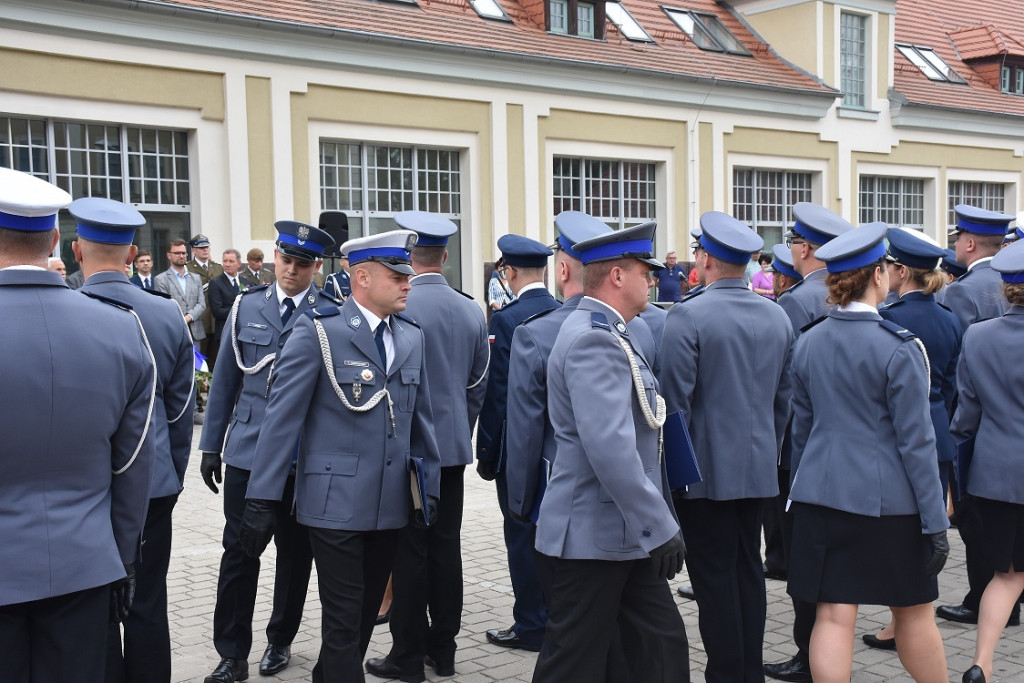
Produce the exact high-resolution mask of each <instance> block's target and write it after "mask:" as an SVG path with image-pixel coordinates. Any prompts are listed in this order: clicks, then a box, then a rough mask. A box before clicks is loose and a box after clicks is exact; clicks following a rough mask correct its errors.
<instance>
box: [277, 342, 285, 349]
mask: <svg viewBox="0 0 1024 683" xmlns="http://www.w3.org/2000/svg"><path fill="white" fill-rule="evenodd" d="M277 348H279V349H283V348H284V342H283V341H279V342H277Z"/></svg>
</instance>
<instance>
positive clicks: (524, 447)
mask: <svg viewBox="0 0 1024 683" xmlns="http://www.w3.org/2000/svg"><path fill="white" fill-rule="evenodd" d="M581 299H583V295H582V294H577V295H575V296H571V297H569V298H568V299H566V300H565V301H564V302H563V303H562V306H561V307H560V308H553V309H550V310H548V311H544V312H543V313H538V314H537V315H535V316H533V317H532V318H528V319H527V320H526V321H524V322H523V323H521V324H520V325H519V326H518V327H516V330H515V334H513V335H512V355H511V360H510V362H509V369H508V419H507V422H508V429H507V430H506V432H507V435H506V441H505V447H506V450H507V455H506V458H507V460H506V464H505V481H506V482H507V484H508V506H509V509H510V510H512V512H514V513H516V514H517V515H519V516H520V517H526V516H527V515H530V516H531V517H532V518H533V520H534V521H535V522H536V521H537V514H538V512H539V508H540V499H541V498H543V496H544V489H545V488H546V486H547V479H548V474H549V472H550V469H551V463H553V462H554V461H555V430H554V428H553V427H552V426H551V420H550V419H548V386H547V374H548V373H547V368H548V358H549V357H550V356H551V349H552V348H553V347H554V345H555V339H557V338H558V331H559V330H560V329H561V328H562V323H564V322H565V319H566V318H568V317H569V314H570V313H572V312H573V311H575V310H576V307H577V306H578V305H579V303H580V300H581ZM650 308H653V306H648V309H650ZM626 329H627V330H628V331H629V333H630V335H632V336H631V339H632V341H633V343H634V344H635V345H636V347H637V349H639V350H640V352H641V353H642V354H643V356H644V358H645V359H646V360H647V361H648V365H649V366H653V365H654V357H655V354H656V343H655V336H654V334H653V332H652V331H651V330H650V328H649V327H648V326H647V323H646V322H644V321H643V320H641V319H640V317H639V316H637V317H635V318H633V319H632V320H630V321H629V323H628V324H627V325H626Z"/></svg>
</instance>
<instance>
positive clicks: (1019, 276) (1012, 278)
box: [999, 273, 1024, 285]
mask: <svg viewBox="0 0 1024 683" xmlns="http://www.w3.org/2000/svg"><path fill="white" fill-rule="evenodd" d="M999 277H1001V278H1003V282H1005V283H1006V284H1008V285H1020V284H1024V273H999Z"/></svg>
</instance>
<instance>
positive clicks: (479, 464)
mask: <svg viewBox="0 0 1024 683" xmlns="http://www.w3.org/2000/svg"><path fill="white" fill-rule="evenodd" d="M476 473H477V474H479V475H480V478H481V479H483V480H484V481H494V478H495V477H497V476H498V473H497V472H495V470H494V462H493V461H491V460H477V461H476Z"/></svg>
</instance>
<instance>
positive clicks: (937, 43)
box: [893, 0, 1024, 116]
mask: <svg viewBox="0 0 1024 683" xmlns="http://www.w3.org/2000/svg"><path fill="white" fill-rule="evenodd" d="M1021 40H1024V0H1001V2H998V3H995V2H988V1H987V0H956V1H955V2H953V1H952V0H899V1H898V2H897V3H896V42H897V43H910V44H911V45H918V46H921V47H930V48H932V49H934V50H935V52H936V53H938V55H939V56H940V57H942V58H943V59H944V60H945V61H946V63H947V64H949V65H950V66H951V67H953V69H954V70H955V71H956V72H957V73H959V74H960V75H961V76H963V78H964V79H966V81H967V84H966V85H957V84H952V83H940V82H935V81H930V80H928V78H927V77H925V75H924V74H922V73H921V71H920V70H919V69H918V68H917V67H915V66H913V65H912V64H911V63H910V61H909V60H908V59H907V58H906V57H904V56H903V55H902V54H901V53H900V52H899V51H898V50H897V51H896V70H895V71H896V73H895V76H894V78H893V81H894V83H893V87H894V88H895V90H896V91H897V92H898V93H899V94H901V95H903V96H904V97H906V99H907V101H908V102H910V103H911V104H921V105H930V106H938V107H947V108H953V109H966V110H974V111H983V112H992V113H999V114H1008V115H1012V116H1022V115H1024V96H1021V95H1010V94H1007V93H1003V92H1000V90H999V84H998V82H992V80H991V79H989V80H987V79H985V78H983V77H982V76H981V75H980V73H979V71H976V67H977V66H978V65H977V62H976V61H973V62H972V63H973V66H972V63H968V60H977V59H978V58H984V57H996V56H1001V55H1004V54H1005V55H1022V56H1024V44H1022V43H1021V42H1020V41H1021Z"/></svg>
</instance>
